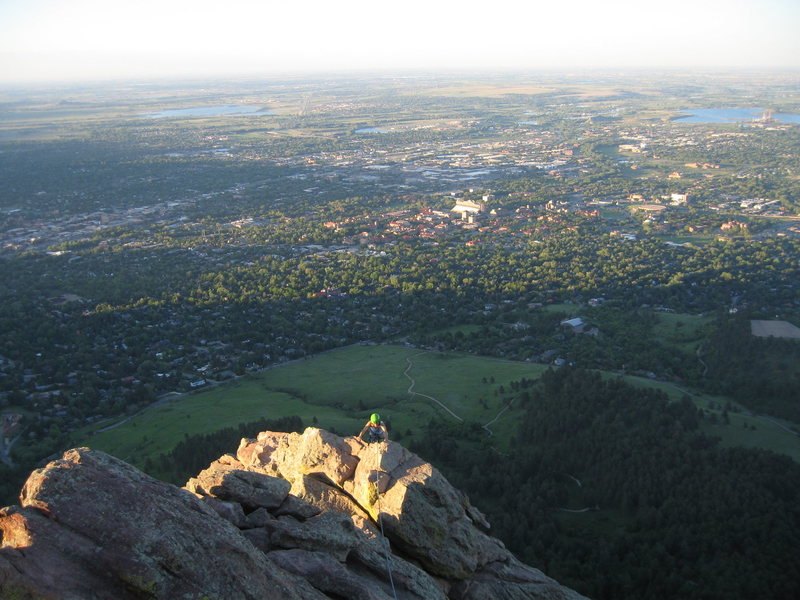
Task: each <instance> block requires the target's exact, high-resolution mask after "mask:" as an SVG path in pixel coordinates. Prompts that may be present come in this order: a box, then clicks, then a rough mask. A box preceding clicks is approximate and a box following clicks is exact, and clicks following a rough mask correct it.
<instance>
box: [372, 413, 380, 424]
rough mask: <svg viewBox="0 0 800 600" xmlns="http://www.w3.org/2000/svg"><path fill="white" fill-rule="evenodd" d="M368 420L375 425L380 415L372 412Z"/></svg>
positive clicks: (378, 421)
mask: <svg viewBox="0 0 800 600" xmlns="http://www.w3.org/2000/svg"><path fill="white" fill-rule="evenodd" d="M369 420H370V422H371V423H374V424H375V425H377V424H378V423H380V422H381V416H380V415H379V414H378V413H372V414H371V415H370V417H369Z"/></svg>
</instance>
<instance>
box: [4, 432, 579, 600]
mask: <svg viewBox="0 0 800 600" xmlns="http://www.w3.org/2000/svg"><path fill="white" fill-rule="evenodd" d="M488 527H489V525H488V523H487V522H486V519H485V518H484V516H483V515H482V514H481V513H480V511H478V510H477V509H476V508H475V507H473V506H471V505H470V503H469V500H468V499H467V497H466V496H465V495H464V494H463V493H461V492H459V491H458V490H456V489H455V488H453V487H452V486H451V485H450V484H449V483H448V482H447V480H446V479H445V478H444V477H443V476H442V475H441V474H440V473H439V472H438V471H437V470H436V469H435V468H434V467H433V466H431V465H430V464H429V463H427V462H425V461H424V460H422V459H421V458H419V457H418V456H416V455H415V454H413V453H412V452H410V451H408V450H407V449H406V448H404V447H403V446H401V445H400V444H398V443H395V442H385V443H379V444H371V445H364V444H362V443H361V442H360V441H358V440H356V439H355V438H341V437H339V436H337V435H334V434H332V433H329V432H327V431H324V430H321V429H317V428H308V429H306V430H305V431H304V432H303V433H302V434H298V433H281V432H271V431H266V432H263V433H260V434H259V435H258V437H257V438H256V439H247V438H246V439H243V440H242V442H241V444H240V446H239V448H238V451H237V452H236V455H235V456H234V455H225V456H222V457H220V458H219V459H218V460H216V461H214V462H213V463H211V465H209V467H208V468H207V469H205V470H203V471H202V472H200V473H199V474H198V475H197V476H196V477H193V478H191V479H190V480H189V481H188V482H187V484H186V486H185V487H184V488H178V487H176V486H173V485H170V484H167V483H163V482H160V481H158V480H156V479H153V478H152V477H150V476H148V475H145V474H144V473H142V472H141V471H139V470H137V469H136V468H134V467H132V466H131V465H129V464H127V463H125V462H123V461H121V460H119V459H116V458H114V457H112V456H109V455H108V454H105V453H103V452H100V451H96V450H90V449H88V448H77V449H73V450H69V451H67V452H65V453H64V456H63V457H62V458H61V459H58V460H55V461H53V462H51V463H49V464H48V465H47V466H45V467H44V468H41V469H37V470H36V471H34V472H33V473H32V474H31V475H30V477H29V478H28V480H27V482H26V483H25V485H24V486H23V488H22V491H21V493H20V506H12V507H6V508H4V509H2V510H0V535H2V540H0V598H4V599H5V598H9V599H10V598H14V599H20V600H23V599H25V600H26V599H31V600H32V599H34V598H35V599H37V600H38V599H46V600H94V599H97V600H105V599H109V600H111V599H114V600H128V599H130V600H134V599H137V600H138V599H143V598H152V599H164V600H173V599H175V600H177V599H186V600H202V599H209V600H238V599H242V600H245V599H253V600H271V599H275V600H277V599H281V600H293V599H297V600H332V599H337V600H338V599H342V598H347V599H349V600H395V599H397V600H446V599H451V600H527V599H539V598H541V599H552V600H561V599H564V600H566V599H579V598H582V596H580V595H579V594H577V593H576V592H574V591H572V590H570V589H568V588H565V587H563V586H561V585H559V584H558V583H557V582H556V581H554V580H552V579H550V578H548V577H547V576H545V575H544V574H543V573H541V572H540V571H538V570H536V569H534V568H532V567H529V566H527V565H525V564H523V563H521V562H520V561H518V560H517V559H516V558H515V557H514V556H513V555H512V554H511V553H510V552H509V551H508V550H506V548H505V547H504V546H503V544H502V542H500V541H499V540H497V539H495V538H493V537H491V536H489V535H488V534H487V532H486V531H487V529H488Z"/></svg>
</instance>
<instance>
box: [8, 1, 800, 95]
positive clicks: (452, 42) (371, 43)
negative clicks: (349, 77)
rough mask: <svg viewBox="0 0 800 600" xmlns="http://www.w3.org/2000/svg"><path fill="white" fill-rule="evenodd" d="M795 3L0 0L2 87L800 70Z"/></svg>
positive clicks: (799, 9)
mask: <svg viewBox="0 0 800 600" xmlns="http://www.w3.org/2000/svg"><path fill="white" fill-rule="evenodd" d="M798 32H800V0H673V1H671V2H667V1H661V0H566V1H564V0H553V1H551V2H542V1H540V0H513V1H512V0H483V1H482V2H473V1H470V0H458V1H451V0H370V1H366V0H340V1H338V2H337V1H335V0H327V1H324V2H322V1H318V0H297V1H296V2H292V1H291V0H280V1H275V0H214V1H211V0H135V1H134V0H0V82H14V81H34V80H39V81H41V80H70V79H74V80H81V79H109V78H113V79H125V78H142V77H158V76H170V77H176V76H186V77H194V76H198V75H205V74H227V75H237V74H247V73H250V74H256V73H264V74H270V73H292V72H309V71H312V72H320V71H334V70H335V71H346V70H347V71H349V70H354V69H356V70H365V69H369V70H376V69H377V70H387V71H388V70H394V69H398V68H400V69H412V70H423V69H424V70H431V69H439V68H443V69H471V68H475V69H481V70H485V69H514V70H517V69H530V70H537V69H558V68H570V69H574V68H579V67H587V68H594V67H612V68H616V67H655V68H663V67H667V68H676V67H677V68H703V69H705V68H728V67H745V68H793V69H798V68H800V34H798Z"/></svg>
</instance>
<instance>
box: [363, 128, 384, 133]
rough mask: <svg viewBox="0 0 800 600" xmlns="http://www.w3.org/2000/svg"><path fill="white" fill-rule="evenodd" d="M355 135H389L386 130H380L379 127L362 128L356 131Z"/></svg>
mask: <svg viewBox="0 0 800 600" xmlns="http://www.w3.org/2000/svg"><path fill="white" fill-rule="evenodd" d="M355 133H389V130H388V129H381V128H380V127H362V128H361V129H356V130H355Z"/></svg>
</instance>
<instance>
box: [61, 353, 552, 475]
mask: <svg viewBox="0 0 800 600" xmlns="http://www.w3.org/2000/svg"><path fill="white" fill-rule="evenodd" d="M545 369H546V367H544V366H542V365H535V364H528V363H519V362H511V361H502V360H497V359H493V358H487V357H479V356H470V355H461V354H455V353H448V354H441V353H431V352H424V351H420V350H417V349H413V348H406V347H403V346H351V347H348V348H343V349H340V350H336V351H333V352H328V353H326V354H322V355H319V356H316V357H313V358H310V359H307V360H299V361H295V362H292V363H287V364H285V365H281V366H277V367H274V368H271V369H268V370H266V371H264V372H263V373H260V374H257V375H248V376H246V377H242V378H240V379H237V380H236V381H235V382H232V383H229V384H225V385H220V386H217V387H215V388H213V389H210V390H205V391H200V392H195V393H192V394H187V395H184V396H180V397H175V398H173V399H169V400H166V401H164V402H163V403H161V404H158V405H156V406H153V407H151V408H149V409H147V410H145V411H144V412H142V413H140V414H138V415H136V416H134V417H132V418H130V419H129V420H127V421H126V422H124V423H123V424H121V425H119V426H118V427H114V428H113V429H107V430H106V431H101V429H103V428H106V427H108V423H103V424H102V425H94V426H93V427H92V428H85V429H83V430H79V431H78V432H76V434H75V436H74V437H73V444H75V445H85V446H89V447H91V448H97V449H99V450H103V451H105V452H108V453H110V454H113V455H115V456H118V457H119V458H122V459H123V460H126V461H129V462H131V463H133V464H135V465H137V466H138V465H141V464H143V463H144V461H145V459H146V458H147V457H150V456H157V455H158V454H160V453H163V452H168V451H169V450H171V449H172V448H174V447H175V445H177V444H178V443H179V442H180V441H181V440H183V439H184V438H185V437H187V436H192V435H197V434H203V433H210V432H213V431H217V430H219V429H223V428H225V427H231V426H235V425H238V424H239V423H243V422H250V421H255V420H258V419H261V418H267V419H273V418H279V417H284V416H290V415H299V416H300V417H301V418H302V419H303V422H304V424H305V425H307V426H309V425H317V426H319V427H322V428H324V429H329V430H333V431H336V432H338V433H340V434H342V435H351V434H356V433H358V431H359V430H360V429H361V427H362V425H363V424H364V422H365V421H366V419H367V418H368V417H369V414H370V413H372V412H379V413H380V414H381V415H382V417H383V418H384V419H385V420H387V422H388V423H389V424H390V426H391V435H392V437H394V438H400V439H405V440H406V441H407V440H408V439H409V437H410V436H413V435H414V433H415V432H417V431H419V428H420V427H423V426H426V425H427V424H428V423H429V422H430V421H431V420H433V421H435V420H437V419H443V420H447V421H451V422H456V418H455V417H453V416H452V415H450V414H449V413H447V412H446V411H445V410H444V409H442V408H441V407H440V406H439V405H438V404H436V403H435V402H434V401H433V400H431V399H429V398H427V397H424V396H420V395H417V394H410V393H409V387H410V386H411V381H410V380H409V379H408V377H407V376H406V375H405V373H406V372H407V373H408V375H409V376H411V377H412V378H413V379H414V387H413V389H412V391H413V392H417V393H418V394H425V395H427V396H432V397H433V398H436V399H437V400H438V401H439V402H441V403H442V404H444V405H445V406H446V407H447V408H448V409H449V410H451V411H452V412H453V413H455V414H456V415H457V416H458V417H460V418H461V419H463V420H464V421H466V422H477V423H480V424H482V425H483V424H486V423H489V422H490V421H492V420H494V419H495V417H496V416H497V415H498V413H500V411H502V410H503V409H504V408H505V404H504V402H503V399H504V398H506V397H509V396H510V395H511V394H510V391H509V390H508V389H507V388H509V383H510V382H511V381H514V380H519V379H521V378H523V377H526V378H528V379H533V378H536V377H538V376H539V375H540V374H541V373H542V372H543V371H544V370H545ZM504 392H508V393H506V394H505V395H504ZM515 414H518V413H517V411H515V409H514V407H513V406H512V407H511V409H510V410H506V411H504V412H503V414H502V415H501V416H500V418H498V419H497V420H496V421H495V422H494V423H492V425H491V429H492V431H493V433H494V434H495V435H496V436H497V438H498V441H499V443H500V444H501V445H502V444H503V440H505V439H507V438H508V436H510V435H511V434H512V433H513V430H514V416H515ZM255 433H257V432H253V434H255ZM233 450H235V449H234V448H232V449H231V451H233Z"/></svg>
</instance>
